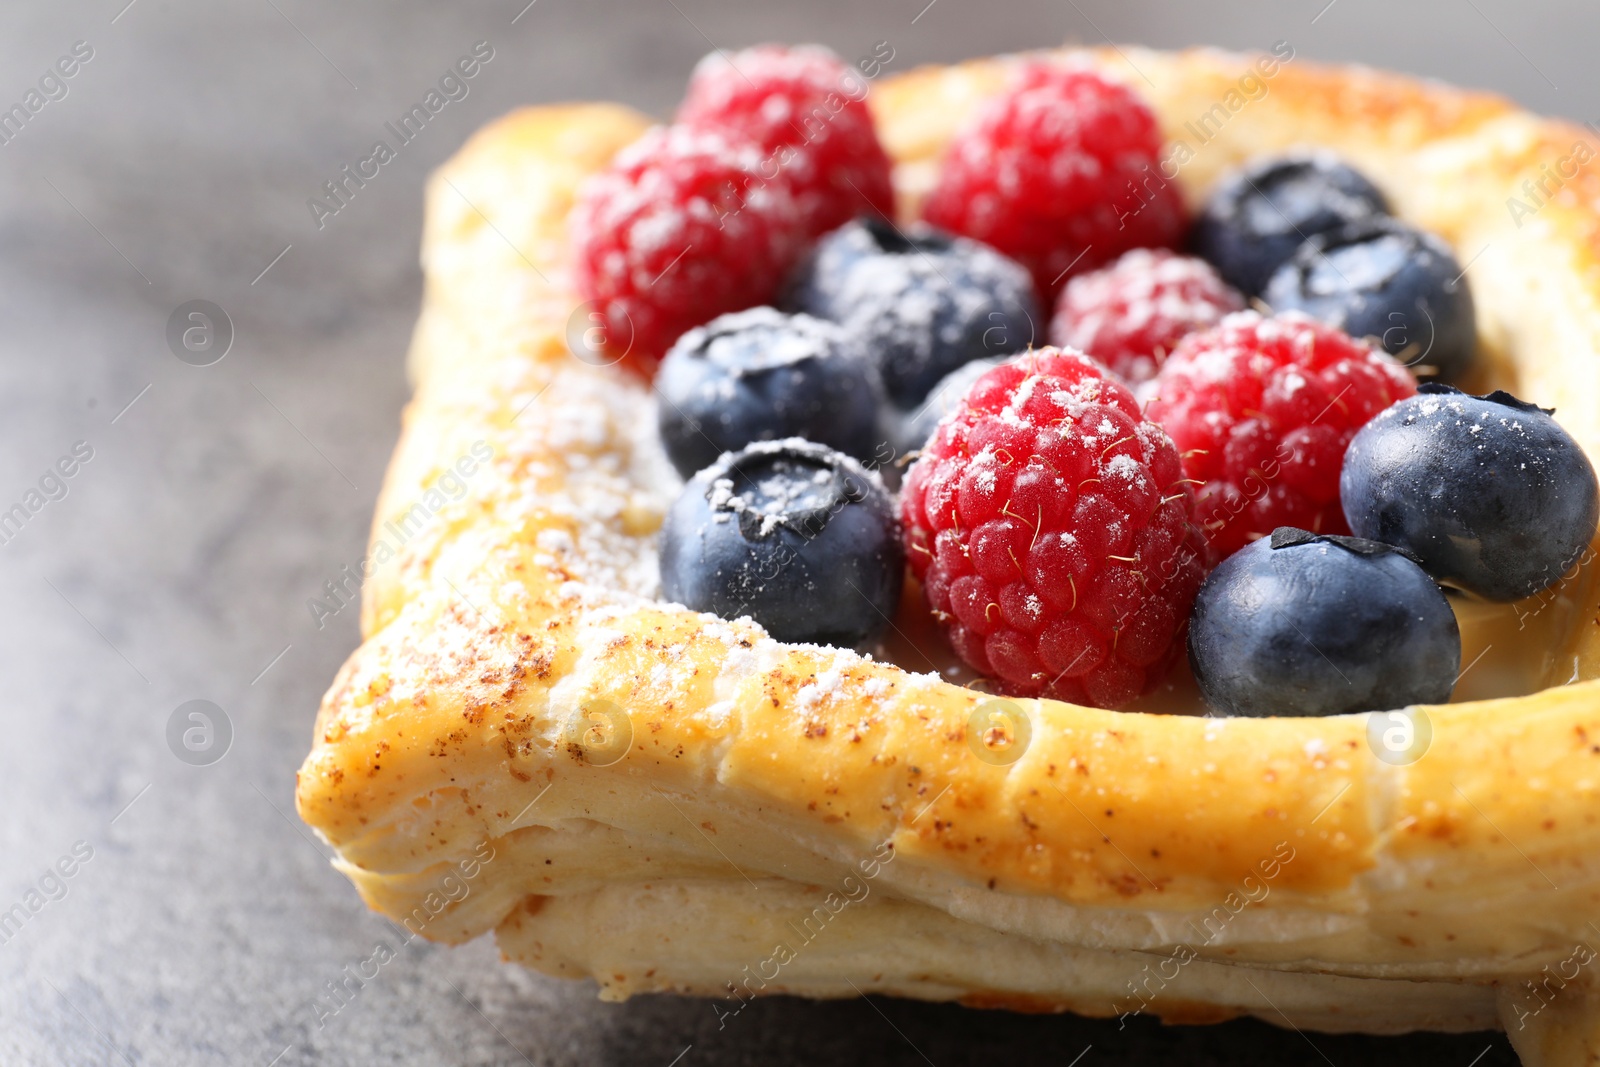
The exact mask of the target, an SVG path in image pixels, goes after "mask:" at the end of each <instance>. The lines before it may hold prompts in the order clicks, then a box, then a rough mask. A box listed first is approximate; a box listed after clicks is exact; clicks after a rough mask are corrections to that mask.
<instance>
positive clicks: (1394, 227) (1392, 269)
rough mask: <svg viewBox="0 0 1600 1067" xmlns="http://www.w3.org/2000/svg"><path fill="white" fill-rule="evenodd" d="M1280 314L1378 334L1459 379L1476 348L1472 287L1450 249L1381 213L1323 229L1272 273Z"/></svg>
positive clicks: (1411, 361)
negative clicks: (1303, 315) (1304, 316)
mask: <svg viewBox="0 0 1600 1067" xmlns="http://www.w3.org/2000/svg"><path fill="white" fill-rule="evenodd" d="M1262 299H1264V300H1265V301H1266V302H1267V303H1268V304H1270V305H1271V306H1272V310H1274V311H1304V312H1305V313H1306V314H1308V315H1311V316H1312V317H1313V318H1318V319H1321V320H1322V321H1323V322H1326V323H1327V324H1329V325H1330V326H1337V327H1338V328H1339V329H1341V330H1343V331H1344V332H1345V333H1347V334H1349V335H1350V336H1351V337H1372V338H1376V339H1377V341H1378V343H1379V344H1381V345H1382V346H1383V348H1384V349H1385V351H1387V352H1388V353H1389V354H1390V355H1392V356H1395V357H1397V358H1399V359H1400V361H1401V362H1403V363H1405V364H1406V365H1407V366H1418V365H1424V366H1430V367H1433V368H1435V370H1436V371H1437V374H1438V378H1439V380H1441V381H1454V380H1456V379H1458V378H1460V377H1461V375H1462V374H1463V373H1464V372H1465V371H1466V370H1467V368H1468V367H1469V366H1470V365H1471V364H1472V358H1473V356H1474V354H1475V353H1476V352H1477V348H1478V324H1477V316H1476V314H1475V312H1474V309H1473V304H1472V290H1471V289H1470V288H1469V287H1468V285H1467V281H1466V278H1465V277H1463V276H1462V270H1461V264H1460V263H1459V262H1457V261H1456V257H1455V253H1454V252H1452V251H1451V250H1450V246H1449V245H1447V244H1445V243H1444V242H1443V241H1441V240H1440V239H1439V238H1437V237H1435V236H1434V235H1433V234H1431V233H1424V232H1422V231H1421V230H1418V229H1417V228H1416V227H1414V226H1408V225H1406V224H1405V223H1403V222H1400V221H1398V220H1397V219H1391V218H1387V217H1384V216H1375V217H1373V218H1370V219H1363V220H1361V221H1360V222H1352V223H1349V224H1348V225H1345V226H1341V227H1339V228H1338V229H1337V230H1332V231H1329V232H1328V233H1324V234H1319V235H1318V236H1316V237H1313V238H1311V240H1309V241H1307V242H1306V243H1305V244H1303V245H1301V246H1300V250H1299V251H1297V252H1296V253H1295V254H1294V255H1293V256H1290V257H1289V259H1288V261H1287V262H1285V263H1284V264H1283V265H1282V266H1280V267H1279V268H1278V269H1277V270H1276V271H1275V272H1273V275H1272V279H1271V280H1270V281H1268V282H1267V288H1266V291H1265V292H1264V293H1263V294H1262Z"/></svg>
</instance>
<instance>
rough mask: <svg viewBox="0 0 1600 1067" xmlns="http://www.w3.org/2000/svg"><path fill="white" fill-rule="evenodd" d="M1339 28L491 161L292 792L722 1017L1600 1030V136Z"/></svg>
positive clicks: (933, 81) (456, 231)
mask: <svg viewBox="0 0 1600 1067" xmlns="http://www.w3.org/2000/svg"><path fill="white" fill-rule="evenodd" d="M1291 59H1292V51H1290V52H1288V53H1287V55H1286V54H1285V53H1284V52H1282V51H1279V52H1276V53H1273V54H1264V55H1261V56H1243V55H1233V54H1225V53H1221V52H1213V51H1191V52H1182V53H1159V52H1150V51H1143V50H1135V49H1128V50H1115V51H1062V52H1049V53H1038V54H1032V55H1027V56H1017V57H1004V58H997V59H987V60H980V61H974V62H970V63H966V64H962V65H959V66H954V67H947V68H929V69H924V70H918V71H913V72H911V73H908V74H905V75H901V76H895V77H883V78H878V77H877V75H878V74H879V73H880V70H881V63H879V62H878V61H876V60H873V61H867V60H864V61H862V62H861V63H859V64H855V65H853V66H852V65H850V64H848V63H845V62H843V61H841V60H839V59H838V58H837V57H835V56H833V55H832V54H831V53H828V52H826V51H825V50H822V49H816V48H795V49H789V48H783V47H776V46H768V47H763V48H758V49H752V50H750V51H747V52H741V53H736V54H734V55H731V56H718V57H716V58H714V59H708V60H707V61H706V62H705V63H703V64H702V65H701V66H700V67H699V68H697V69H696V71H695V72H694V74H693V77H692V79H691V82H690V86H689V89H688V92H687V95H686V100H685V103H684V105H683V107H682V109H681V111H680V112H679V113H678V115H677V117H676V120H675V121H674V122H673V123H672V124H671V125H668V126H665V127H656V128H652V127H651V125H650V123H649V122H648V121H647V120H646V119H645V118H644V117H642V116H640V115H638V114H635V113H634V112H632V111H629V110H626V109H624V108H621V107H617V106H612V105H607V104H585V105H565V106H555V107H539V108H529V109H526V110H523V111H519V112H516V113H514V114H512V115H510V116H507V117H506V118H504V119H502V120H500V121H499V122H497V123H495V124H493V125H491V126H490V127H488V128H487V129H485V130H484V131H482V132H481V133H479V134H478V135H477V136H476V137H474V138H473V139H472V140H471V142H470V143H469V144H468V145H467V146H466V147H465V148H463V149H462V150H461V152H460V153H459V154H458V155H457V156H456V157H455V158H454V159H453V160H451V161H450V162H449V163H448V164H446V165H445V167H444V168H443V169H442V170H441V171H440V173H439V174H438V175H436V176H435V178H434V180H433V182H432V183H431V185H430V187H429V192H428V212H427V223H426V228H425V234H424V244H423V263H424V267H425V270H426V274H427V288H426V295H425V299H424V304H423V310H422V317H421V321H420V323H419V324H418V327H417V331H416V335H415V340H414V342H413V345H412V349H411V355H410V371H411V375H412V378H413V380H414V382H415V386H416V395H415V399H414V400H413V401H412V402H411V405H410V407H409V409H408V411H407V413H406V418H405V431H404V434H403V436H402V438H401V441H400V444H399V447H398V449H397V452H396V455H395V458H394V461H393V464H392V465H391V467H390V470H389V474H388V478H387V481H386V484H385V486H384V489H383V492H382V496H381V498H380V500H379V504H378V511H377V516H376V519H375V523H374V529H373V553H372V555H371V558H370V568H368V567H366V566H365V565H364V572H365V571H367V570H370V575H371V576H370V578H369V579H368V581H367V582H366V584H365V587H364V590H363V598H364V599H363V605H362V620H361V621H362V632H363V635H364V641H363V643H362V645H361V647H360V648H359V649H358V650H357V651H356V652H355V653H354V654H353V655H352V656H351V658H350V659H349V661H348V662H347V663H346V664H345V666H344V668H343V669H342V670H341V671H340V673H339V675H338V677H337V679H336V680H335V681H334V684H333V686H332V688H331V689H330V690H329V691H328V694H327V696H326V698H325V699H324V702H323V705H322V709H321V712H320V715H319V716H318V720H317V725H316V732H315V738H314V743H313V747H312V750H311V752H310V754H309V756H308V757H307V759H306V761H305V764H304V766H303V767H302V768H301V770H300V772H299V776H298V794H297V800H298V806H299V811H300V814H301V816H302V817H303V818H304V819H305V820H306V822H307V823H309V824H310V825H311V826H312V827H313V828H315V830H316V831H317V832H318V833H319V834H320V835H321V836H322V837H323V838H324V839H325V840H326V841H327V842H329V843H330V844H331V845H332V846H333V847H334V848H335V849H336V850H337V853H338V859H337V860H336V866H337V867H338V868H339V869H340V870H341V871H342V872H343V873H344V874H346V875H347V876H348V877H349V878H350V879H351V881H352V882H354V883H355V885H356V887H357V889H358V890H359V891H360V893H361V895H362V896H363V898H364V899H365V900H366V901H367V903H368V904H369V905H371V906H372V907H373V908H375V909H377V910H379V911H381V912H382V913H384V914H385V915H388V916H390V917H391V918H393V919H395V920H396V921H399V922H402V923H404V924H405V925H406V926H407V928H408V929H409V930H411V931H412V932H414V933H419V934H421V935H423V936H425V937H428V938H431V939H434V940H438V941H443V942H452V943H453V942H460V941H464V940H467V939H469V938H473V937H475V936H478V935H479V934H482V933H485V932H488V931H493V932H494V933H495V936H496V939H497V941H498V943H499V946H500V949H501V951H502V952H503V954H504V955H505V957H506V958H507V959H509V960H513V961H516V962H519V963H522V964H525V965H527V966H529V967H532V968H535V969H537V970H539V971H542V972H544V973H546V974H551V975H559V976H566V977H572V978H591V979H593V980H594V981H595V982H597V983H598V985H599V989H600V994H601V996H603V997H605V998H607V999H614V1000H620V999H624V998H627V997H629V996H631V995H633V994H636V993H645V992H657V991H672V992H678V993H686V994H694V995H701V996H706V997H712V998H717V999H716V1000H715V1001H714V1004H715V1006H716V1009H717V1012H718V1014H719V1015H726V1014H728V1013H733V1012H737V1011H738V1010H740V1008H741V1006H742V1005H743V1004H744V1003H745V1002H747V1001H748V1000H749V999H750V998H751V997H753V996H757V995H762V994H772V993H789V994H796V995H802V996H810V997H841V996H854V995H857V994H860V993H863V992H877V993H886V994H893V995H899V996H906V997H916V998H921V999H926V1000H950V1001H960V1002H962V1003H965V1004H968V1005H973V1006H980V1007H990V1008H1005V1009H1013V1010H1020V1011H1046V1012H1050V1011H1073V1012H1078V1013H1081V1014H1084V1015H1090V1016H1099V1017H1112V1018H1116V1017H1120V1018H1123V1019H1127V1018H1131V1017H1137V1016H1150V1017H1159V1018H1160V1019H1163V1020H1165V1021H1167V1022H1172V1023H1202V1022H1214V1021H1220V1020H1225V1019H1231V1018H1236V1017H1240V1016H1255V1017H1258V1018H1261V1019H1264V1020H1266V1021H1268V1022H1271V1023H1274V1024H1277V1025H1283V1026H1292V1027H1296V1028H1298V1029H1300V1030H1302V1031H1356V1032H1367V1033H1374V1034H1388V1033H1399V1032H1403V1031H1409V1030H1417V1029H1434V1030H1443V1031H1467V1030H1478V1029H1486V1028H1494V1027H1502V1028H1504V1029H1505V1030H1507V1031H1508V1033H1509V1034H1510V1037H1511V1040H1512V1042H1513V1044H1514V1045H1515V1046H1516V1048H1517V1050H1518V1052H1519V1054H1520V1055H1521V1056H1522V1057H1523V1060H1524V1062H1525V1063H1528V1064H1552V1065H1558V1067H1564V1065H1575V1064H1585V1063H1595V1062H1597V1061H1600V980H1597V979H1596V978H1595V975H1596V973H1597V967H1600V964H1596V962H1595V960H1596V955H1597V948H1600V580H1597V573H1600V568H1596V567H1595V566H1594V565H1593V563H1592V560H1593V558H1594V548H1593V546H1594V541H1595V531H1596V524H1597V521H1600V503H1597V499H1600V497H1597V489H1596V480H1595V474H1594V468H1593V466H1592V460H1593V459H1594V458H1595V457H1597V456H1600V390H1597V389H1596V388H1595V384H1594V383H1595V381H1596V380H1597V375H1600V283H1597V282H1596V277H1597V276H1600V177H1597V176H1596V175H1595V174H1594V173H1592V172H1590V171H1589V170H1584V169H1580V170H1579V171H1578V173H1577V174H1576V175H1575V176H1573V177H1572V178H1571V179H1570V180H1569V181H1567V182H1566V183H1565V184H1564V185H1563V186H1562V187H1561V189H1560V191H1559V193H1558V194H1557V195H1555V196H1552V197H1551V198H1549V199H1548V200H1547V201H1545V202H1543V204H1542V206H1541V207H1540V208H1539V210H1538V212H1537V214H1536V215H1534V216H1533V217H1528V213H1527V212H1523V214H1522V215H1521V216H1518V215H1517V214H1515V213H1508V212H1507V211H1506V209H1505V202H1506V197H1507V196H1508V195H1513V192H1514V190H1516V189H1517V188H1519V187H1520V186H1519V183H1520V182H1521V181H1522V179H1523V178H1524V177H1525V176H1527V175H1530V174H1535V173H1536V172H1538V170H1539V168H1540V165H1541V163H1543V162H1545V161H1547V160H1554V159H1557V158H1565V157H1566V156H1567V155H1569V154H1570V151H1571V148H1572V146H1573V144H1574V142H1582V143H1585V144H1586V139H1587V137H1588V134H1587V133H1585V132H1584V131H1581V130H1579V129H1577V128H1575V127H1569V126H1567V125H1564V124H1561V123H1558V122H1552V121H1546V120H1543V119H1539V118H1536V117H1533V116H1531V115H1528V114H1526V113H1524V112H1521V111H1519V110H1517V109H1516V108H1514V107H1513V106H1511V105H1509V104H1507V103H1505V102H1504V101H1501V100H1499V99H1496V98H1493V97H1489V96H1484V95H1480V94H1475V93H1469V92H1463V91H1458V90H1454V89H1450V88H1447V87H1443V86H1439V85H1434V84H1428V83H1422V82H1418V81H1413V80H1410V79H1407V78H1403V77H1399V76H1394V75H1388V74H1381V73H1376V72H1372V71H1368V70H1357V69H1347V68H1333V67H1316V66H1313V65H1311V64H1308V63H1304V62H1299V61H1294V62H1291V61H1290V60H1291ZM1262 84H1267V85H1269V86H1270V92H1267V93H1265V94H1260V93H1246V92H1244V90H1245V89H1249V88H1251V87H1252V86H1255V87H1259V86H1260V85H1262ZM1196 116H1202V117H1203V118H1202V119H1201V120H1199V121H1200V122H1201V124H1202V128H1203V129H1204V130H1205V131H1206V133H1207V134H1208V136H1207V138H1206V139H1205V140H1204V141H1203V142H1202V143H1197V142H1196V136H1195V122H1196V121H1197V120H1196ZM1219 118H1220V122H1219ZM1590 154H1592V153H1590ZM1584 158H1588V157H1587V155H1586V156H1585V157H1584ZM447 492H448V495H447ZM462 884H465V885H466V886H467V887H468V890H467V891H466V892H465V893H463V892H461V891H460V886H461V885H462Z"/></svg>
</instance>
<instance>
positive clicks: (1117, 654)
mask: <svg viewBox="0 0 1600 1067" xmlns="http://www.w3.org/2000/svg"><path fill="white" fill-rule="evenodd" d="M1192 502H1193V495H1192V492H1191V490H1190V487H1189V484H1188V483H1187V482H1186V481H1185V480H1184V476H1183V471H1182V468H1181V464H1180V463H1179V460H1178V452H1177V449H1176V448H1175V447H1174V446H1173V444H1172V442H1171V440H1169V439H1168V437H1167V435H1166V433H1165V432H1163V431H1162V429H1161V428H1160V427H1159V426H1157V425H1155V424H1154V423H1152V422H1148V421H1146V420H1145V419H1144V418H1143V417H1142V416H1141V414H1140V412H1139V406H1138V404H1137V402H1136V401H1135V400H1134V397H1133V394H1132V393H1130V392H1129V391H1128V389H1127V387H1126V386H1124V385H1122V384H1121V383H1120V382H1119V381H1117V379H1116V378H1115V376H1113V375H1112V374H1111V372H1110V371H1109V370H1107V369H1106V367H1105V366H1104V365H1103V364H1101V363H1099V362H1097V361H1095V360H1093V359H1091V358H1089V357H1088V356H1086V355H1084V354H1083V353H1081V352H1076V351H1070V350H1062V349H1056V348H1044V349H1039V350H1036V351H1034V352H1032V353H1030V354H1029V355H1028V356H1025V357H1022V358H1020V359H1018V360H1017V361H1016V362H1014V363H1009V364H1005V365H1003V366H1000V367H996V368H994V369H993V370H991V371H989V372H988V373H986V374H985V375H983V377H981V378H979V379H978V381H977V382H976V383H974V385H973V386H972V388H971V389H970V390H969V391H968V393H967V395H966V398H965V399H964V400H963V401H962V402H961V404H960V405H959V406H958V407H957V408H956V409H955V410H954V411H952V412H951V413H950V414H949V415H948V416H946V418H945V419H944V420H943V421H942V422H941V423H940V424H939V428H938V430H936V431H935V433H934V436H933V439H932V440H931V441H929V443H928V445H927V447H926V448H925V449H924V450H923V452H922V454H921V456H920V458H919V459H918V460H917V462H916V463H915V464H913V465H912V467H911V470H910V472H909V475H908V477H907V480H906V488H905V491H904V493H903V495H902V498H901V514H902V519H903V523H904V528H905V536H906V546H907V554H908V558H909V561H910V563H911V566H912V570H913V573H915V574H916V576H917V578H918V579H919V580H920V581H921V582H922V588H923V594H924V596H925V597H926V599H927V602H928V605H929V607H930V608H931V609H932V610H933V612H934V614H935V616H936V617H937V618H938V619H939V620H940V622H941V623H942V624H943V625H944V626H945V628H946V630H947V632H948V635H949V638H950V642H951V644H952V645H953V646H954V648H955V650H956V652H957V653H958V654H960V656H961V658H962V659H963V660H965V661H966V662H967V663H968V664H970V665H971V666H972V667H973V668H974V669H975V670H978V671H980V672H981V673H983V674H985V675H988V676H990V677H992V678H994V679H996V680H997V681H998V682H999V685H1000V687H1001V689H1002V690H1003V691H1005V692H1007V693H1011V694H1015V695H1021V696H1040V695H1043V696H1050V697H1055V698H1059V699H1063V700H1069V701H1072V702H1074V703H1080V704H1090V705H1095V706H1099V707H1105V708H1117V707H1121V706H1123V705H1125V704H1127V703H1128V702H1129V701H1131V700H1133V699H1134V698H1135V697H1137V696H1139V695H1140V694H1141V693H1144V692H1148V691H1149V690H1150V689H1152V688H1153V687H1154V686H1155V685H1157V684H1158V683H1159V682H1160V681H1161V680H1162V679H1163V678H1164V677H1165V675H1166V673H1167V670H1168V668H1169V667H1170V666H1171V665H1172V663H1173V661H1174V660H1175V659H1176V658H1177V657H1178V656H1179V655H1180V654H1181V653H1182V651H1183V647H1184V635H1185V632H1186V628H1187V626H1188V618H1189V608H1190V605H1191V604H1192V603H1193V600H1194V596H1195V593H1196V591H1197V590H1198V588H1199V586H1200V582H1201V580H1202V579H1203V578H1204V576H1205V572H1206V568H1207V565H1208V563H1209V559H1208V556H1207V554H1206V548H1205V544H1204V541H1203V539H1202V538H1201V536H1200V533H1199V531H1198V530H1197V529H1196V528H1195V527H1194V526H1193V525H1192V524H1191V522H1190V508H1191V505H1192Z"/></svg>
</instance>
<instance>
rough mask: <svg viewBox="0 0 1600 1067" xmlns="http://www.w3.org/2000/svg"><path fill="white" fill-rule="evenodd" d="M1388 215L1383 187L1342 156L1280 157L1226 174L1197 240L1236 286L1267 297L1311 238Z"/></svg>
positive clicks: (1202, 251)
mask: <svg viewBox="0 0 1600 1067" xmlns="http://www.w3.org/2000/svg"><path fill="white" fill-rule="evenodd" d="M1388 213H1389V203H1388V201H1387V200H1385V199H1384V196H1383V194H1382V193H1381V192H1379V191H1378V187H1377V186H1375V185H1373V184H1372V182H1370V181H1368V180H1367V179H1366V177H1364V176H1363V175H1362V174H1360V173H1359V172H1357V171H1355V170H1353V169H1352V168H1351V167H1349V166H1348V165H1347V164H1345V163H1342V162H1340V161H1339V159H1338V158H1337V157H1336V156H1333V155H1331V154H1329V153H1326V152H1316V153H1311V154H1305V155H1293V156H1287V157H1276V156H1275V157H1273V158H1270V159H1265V160H1260V161H1258V162H1256V163H1253V164H1251V165H1250V166H1248V167H1246V168H1245V169H1244V170H1241V171H1236V172H1235V173H1233V174H1232V175H1230V176H1228V177H1226V178H1224V179H1223V181H1222V183H1221V184H1220V185H1219V186H1218V187H1217V189H1216V191H1214V192H1213V193H1212V194H1211V198H1210V199H1209V200H1208V201H1207V202H1206V206H1205V208H1204V210H1202V211H1201V212H1200V217H1199V218H1197V219H1196V220H1195V223H1194V230H1193V231H1192V233H1191V235H1190V241H1191V242H1192V244H1193V246H1194V250H1195V252H1196V253H1198V254H1199V255H1200V256H1202V257H1204V258H1205V259H1208V260H1210V261H1211V265H1212V266H1214V267H1216V268H1217V271H1218V273H1220V274H1221V275H1222V277H1223V279H1224V280H1225V281H1226V282H1227V283H1228V284H1229V285H1231V286H1233V287H1234V288H1235V289H1238V290H1239V291H1240V292H1242V293H1244V294H1245V295H1246V296H1259V295H1260V294H1261V291H1262V289H1263V288H1265V287H1266V284H1267V279H1268V278H1270V277H1271V276H1272V272H1273V271H1274V270H1276V269H1277V268H1278V265H1279V264H1280V263H1282V262H1283V261H1284V260H1286V259H1288V258H1289V257H1290V256H1291V255H1293V254H1294V251H1295V249H1297V248H1299V247H1300V244H1301V243H1302V242H1303V241H1306V240H1308V239H1310V238H1312V237H1315V236H1316V235H1317V234H1319V233H1326V232H1327V231H1328V230H1332V229H1335V228H1337V227H1339V226H1341V225H1343V224H1345V223H1347V222H1354V221H1355V220H1357V219H1364V218H1368V217H1369V216H1372V215H1386V214H1388Z"/></svg>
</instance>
